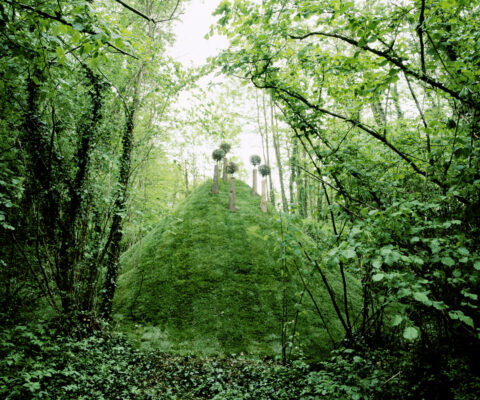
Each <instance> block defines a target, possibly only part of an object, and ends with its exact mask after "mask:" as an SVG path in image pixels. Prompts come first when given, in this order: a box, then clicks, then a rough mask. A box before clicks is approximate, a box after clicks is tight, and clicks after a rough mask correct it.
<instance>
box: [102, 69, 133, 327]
mask: <svg viewBox="0 0 480 400" xmlns="http://www.w3.org/2000/svg"><path fill="white" fill-rule="evenodd" d="M139 80H140V78H139ZM138 84H139V82H137V85H138ZM136 107H137V101H136V100H135V99H134V102H133V105H132V108H131V110H128V108H127V107H125V113H126V118H127V122H126V126H125V131H124V134H123V138H122V144H123V150H122V156H121V158H120V176H119V180H118V193H117V198H116V200H115V205H114V209H115V214H114V216H113V221H112V226H111V228H110V235H109V236H110V237H109V239H110V246H109V247H108V251H107V262H106V264H107V274H106V277H105V283H104V289H103V299H102V306H101V313H102V317H103V318H104V319H106V320H109V319H110V318H111V315H112V307H113V297H114V296H115V290H116V288H117V276H118V261H119V259H120V250H121V249H120V243H121V241H122V237H123V232H122V224H123V214H124V212H125V206H126V203H127V188H128V178H129V176H130V168H131V154H132V147H133V146H132V145H133V129H134V119H135V110H136Z"/></svg>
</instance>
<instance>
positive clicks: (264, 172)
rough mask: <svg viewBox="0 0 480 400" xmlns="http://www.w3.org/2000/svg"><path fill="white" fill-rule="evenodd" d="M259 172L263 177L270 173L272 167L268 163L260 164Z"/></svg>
mask: <svg viewBox="0 0 480 400" xmlns="http://www.w3.org/2000/svg"><path fill="white" fill-rule="evenodd" d="M258 172H260V175H262V176H263V177H266V176H268V175H270V167H269V166H268V165H266V164H263V165H260V166H259V167H258Z"/></svg>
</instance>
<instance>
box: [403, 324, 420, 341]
mask: <svg viewBox="0 0 480 400" xmlns="http://www.w3.org/2000/svg"><path fill="white" fill-rule="evenodd" d="M418 334H419V332H418V329H417V328H416V327H414V326H407V327H406V328H405V329H404V330H403V337H404V338H405V339H407V340H415V339H416V338H418Z"/></svg>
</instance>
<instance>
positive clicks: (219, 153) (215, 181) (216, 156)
mask: <svg viewBox="0 0 480 400" xmlns="http://www.w3.org/2000/svg"><path fill="white" fill-rule="evenodd" d="M223 157H225V152H224V151H223V150H222V149H216V150H213V153H212V158H213V159H214V161H215V168H214V170H213V186H212V193H213V194H218V162H219V161H221V160H222V158H223Z"/></svg>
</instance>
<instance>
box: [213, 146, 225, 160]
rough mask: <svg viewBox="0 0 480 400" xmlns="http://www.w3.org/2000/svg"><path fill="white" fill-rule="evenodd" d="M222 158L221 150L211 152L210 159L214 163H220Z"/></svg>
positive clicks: (222, 152)
mask: <svg viewBox="0 0 480 400" xmlns="http://www.w3.org/2000/svg"><path fill="white" fill-rule="evenodd" d="M223 157H225V152H224V151H223V150H222V149H216V150H213V153H212V158H213V159H214V160H215V161H220V160H221V159H222V158H223Z"/></svg>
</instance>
